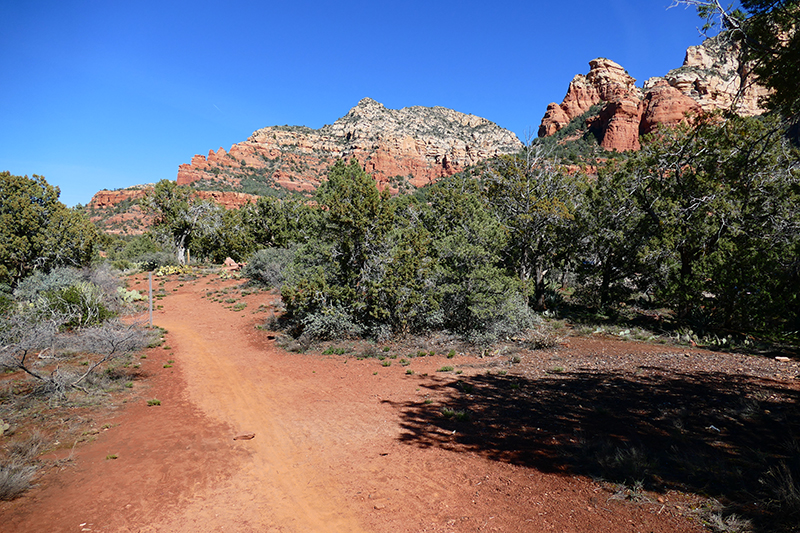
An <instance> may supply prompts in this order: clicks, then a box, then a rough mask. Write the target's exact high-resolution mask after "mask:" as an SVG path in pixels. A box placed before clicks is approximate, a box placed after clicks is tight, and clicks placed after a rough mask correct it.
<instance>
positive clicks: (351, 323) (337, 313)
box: [302, 305, 364, 340]
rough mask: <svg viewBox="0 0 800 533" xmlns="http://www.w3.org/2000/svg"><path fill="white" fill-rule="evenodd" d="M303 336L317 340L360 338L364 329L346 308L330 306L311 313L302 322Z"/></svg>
mask: <svg viewBox="0 0 800 533" xmlns="http://www.w3.org/2000/svg"><path fill="white" fill-rule="evenodd" d="M302 327H303V333H302V334H303V336H305V337H308V338H310V339H315V340H332V339H341V338H349V337H358V336H360V335H361V334H362V333H364V329H363V328H362V327H361V325H360V324H358V323H357V322H356V321H355V319H354V318H353V315H352V314H351V313H350V312H349V311H348V310H347V309H345V308H344V307H341V306H338V305H336V306H329V307H325V308H323V309H322V310H321V311H319V312H316V313H310V314H308V315H306V316H305V317H304V318H303V321H302Z"/></svg>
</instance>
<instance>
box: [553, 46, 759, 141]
mask: <svg viewBox="0 0 800 533" xmlns="http://www.w3.org/2000/svg"><path fill="white" fill-rule="evenodd" d="M740 58H741V47H740V43H739V42H737V41H734V40H732V39H731V38H730V37H729V35H727V34H721V35H719V36H717V37H714V38H711V39H707V40H706V41H705V42H704V43H703V44H701V45H699V46H693V47H691V48H689V49H688V50H687V52H686V58H685V60H684V62H683V66H681V67H680V68H677V69H674V70H671V71H670V72H669V73H667V75H666V76H664V77H661V78H651V79H649V80H647V81H646V82H645V83H644V86H643V88H641V89H640V88H638V87H636V85H635V82H636V80H634V79H633V78H632V77H631V76H630V75H628V73H627V72H626V71H625V69H623V68H622V67H621V66H620V65H618V64H617V63H614V62H613V61H611V60H608V59H604V58H599V59H595V60H593V61H591V62H590V63H589V67H590V70H589V73H588V74H586V75H582V74H578V75H577V76H575V77H574V78H573V80H572V82H571V83H570V85H569V89H568V90H567V94H566V96H565V97H564V100H563V101H562V102H561V103H560V104H557V103H551V104H549V105H548V106H547V111H546V112H545V115H544V117H543V118H542V122H541V125H540V126H539V136H540V137H546V136H549V135H553V134H554V133H556V132H557V131H559V130H560V129H562V128H563V127H564V126H566V125H567V124H569V123H570V122H571V121H572V120H573V119H575V118H577V117H580V116H581V115H583V114H584V113H586V111H588V110H589V109H590V108H591V107H592V106H594V105H597V104H603V107H602V109H601V110H600V113H599V115H597V116H595V117H590V118H589V120H588V122H587V124H586V127H587V128H589V129H591V130H592V131H594V132H595V134H596V136H597V138H598V140H599V142H600V145H601V146H602V147H603V148H605V149H606V150H617V151H625V150H637V149H638V148H639V136H640V135H643V134H646V133H650V132H652V131H654V130H656V129H657V128H658V127H659V126H660V125H662V124H663V125H675V124H677V123H679V122H681V121H683V120H687V119H688V117H691V116H693V115H696V114H698V113H700V112H702V111H714V110H718V109H724V110H729V109H733V110H734V111H736V112H737V113H740V114H743V115H755V114H760V113H763V112H764V109H762V108H761V107H760V106H759V101H760V98H761V97H763V96H765V95H766V94H767V90H766V89H765V88H764V87H763V86H760V85H758V84H757V83H753V82H752V81H749V82H747V83H745V82H744V80H746V79H747V75H748V70H747V65H746V64H744V63H742V61H741V59H740Z"/></svg>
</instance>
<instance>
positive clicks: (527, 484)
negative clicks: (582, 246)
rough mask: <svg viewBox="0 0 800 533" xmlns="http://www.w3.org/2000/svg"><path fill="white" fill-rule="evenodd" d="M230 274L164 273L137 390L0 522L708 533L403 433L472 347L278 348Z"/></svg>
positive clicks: (573, 480)
mask: <svg viewBox="0 0 800 533" xmlns="http://www.w3.org/2000/svg"><path fill="white" fill-rule="evenodd" d="M224 284H227V285H229V286H230V285H231V282H220V281H218V280H213V281H212V279H211V278H208V279H205V278H201V279H199V280H197V281H194V282H190V283H185V284H179V283H177V282H175V281H171V282H169V283H167V284H166V285H165V287H164V288H165V290H166V291H168V294H169V296H168V297H166V298H165V299H164V300H163V301H162V302H161V303H162V304H163V306H164V309H163V310H161V311H159V312H158V313H157V314H156V320H155V321H156V323H157V324H158V325H160V326H162V327H164V328H166V329H167V330H168V334H167V336H166V338H167V344H168V346H167V347H166V348H167V349H165V348H164V347H159V348H154V349H151V350H149V352H148V355H147V359H146V360H143V361H142V362H143V367H142V368H143V370H144V371H145V372H146V373H147V374H148V375H149V379H148V381H147V385H140V384H137V385H136V387H135V389H137V390H138V389H140V388H141V387H148V388H147V389H142V390H138V392H135V393H134V396H133V397H132V398H131V400H130V401H129V402H128V405H127V407H125V408H124V409H121V410H118V411H114V412H110V413H108V414H107V416H106V417H105V418H103V419H102V420H98V421H97V426H98V427H104V430H101V431H100V433H99V434H98V435H97V439H96V440H95V441H94V442H92V443H90V444H88V445H85V446H83V447H79V448H78V449H77V450H76V452H75V456H74V460H73V461H71V462H70V463H68V464H67V466H62V467H60V469H55V468H54V469H53V470H52V471H51V472H49V473H48V474H47V475H45V476H44V477H43V478H42V480H41V482H40V484H39V486H38V487H37V488H36V489H34V490H33V491H31V492H30V493H29V494H27V495H26V496H24V497H22V498H19V499H18V500H15V501H14V502H10V503H7V504H3V506H2V507H0V530H2V531H18V532H24V531H65V532H66V531H70V532H71V531H75V532H78V531H95V532H96V531H105V532H116V531H131V532H134V531H136V532H150V531H153V532H155V531H158V532H161V531H164V532H173V531H174V532H196V531H199V532H206V531H208V532H211V531H259V532H263V531H281V532H317V531H325V532H360V531H370V532H393V533H394V532H422V531H440V532H461V531H465V532H466V531H510V532H514V531H520V532H522V531H524V532H539V531H559V532H569V531H592V530H596V531H625V532H628V531H630V532H640V531H641V532H667V531H670V532H672V531H702V530H703V529H702V528H701V527H700V526H699V525H698V524H697V523H696V522H691V521H689V520H687V519H686V518H684V517H682V516H680V513H678V512H673V511H674V510H675V509H674V508H673V507H671V506H663V505H661V506H660V510H659V505H636V504H632V503H626V502H620V501H616V500H614V499H613V498H611V494H610V493H609V491H608V490H606V489H603V488H602V487H600V486H599V485H597V484H595V483H593V482H591V481H590V480H588V479H586V478H582V477H576V476H568V475H565V474H563V473H559V472H544V471H540V470H537V469H535V468H531V467H530V466H529V465H528V466H526V465H524V464H519V463H515V462H514V461H513V460H509V461H504V460H497V458H496V457H490V456H489V455H488V454H485V453H480V452H476V451H475V450H474V449H467V448H460V447H459V446H457V445H456V444H457V443H456V440H455V439H456V437H458V435H457V432H456V430H453V431H452V433H451V432H450V431H449V430H447V431H444V430H443V429H442V428H439V427H433V426H432V425H430V424H427V425H426V426H425V427H426V428H429V429H430V432H431V435H435V436H436V439H434V440H430V439H428V440H422V439H414V438H411V435H410V429H409V427H410V425H409V409H408V408H407V407H404V406H417V405H419V406H424V405H425V404H428V403H432V404H433V405H434V407H435V405H436V404H435V402H436V400H437V394H439V393H438V392H437V391H439V390H441V388H442V387H443V386H450V385H451V384H452V383H454V382H455V380H456V378H455V377H452V376H451V377H443V376H441V375H438V374H436V369H437V368H439V367H441V366H442V365H444V364H450V365H461V366H462V367H463V368H464V370H463V372H464V374H463V375H464V376H467V375H470V374H471V373H472V374H478V373H481V372H484V371H485V368H480V365H478V364H476V362H477V360H476V359H473V358H470V357H456V358H455V359H446V358H445V357H444V356H435V357H425V358H418V359H414V360H413V362H412V364H411V366H410V367H409V369H413V371H414V374H410V373H408V372H407V370H408V369H407V368H404V367H401V366H400V365H399V364H393V365H391V366H388V367H386V366H383V365H382V364H381V363H380V362H379V361H378V360H376V359H367V360H357V359H355V358H353V357H349V358H345V357H340V356H320V355H305V354H296V353H289V352H286V351H283V350H281V349H280V348H278V347H276V346H275V345H274V341H273V340H270V339H269V337H268V335H267V333H266V332H263V331H259V330H257V329H256V328H255V325H256V324H257V323H258V322H259V320H263V314H254V313H252V311H253V310H255V309H257V308H258V306H259V305H260V304H267V303H269V299H270V298H272V297H270V296H268V295H266V294H264V293H260V294H255V295H250V296H247V297H245V298H244V299H242V300H241V301H243V302H246V303H247V304H248V306H247V308H246V309H247V310H246V311H244V312H234V311H233V310H230V309H227V308H225V307H223V305H222V304H221V303H218V302H212V301H210V300H209V299H208V298H202V297H201V295H203V294H204V293H205V292H206V291H207V290H209V289H210V288H214V289H217V288H220V287H221V286H222V285H224ZM173 288H174V289H177V291H172V289H173ZM168 360H172V361H174V363H173V364H172V366H171V367H167V368H165V367H164V365H165V363H166V362H167V361H168ZM148 398H158V399H159V400H160V401H161V405H160V406H153V407H148V406H147V403H146V400H147V399H148ZM437 409H438V407H437ZM247 433H254V434H255V437H254V438H253V439H251V440H235V441H234V440H233V437H234V436H236V435H240V434H247ZM451 440H452V442H453V445H452V446H451V445H450V444H449V443H450V441H451ZM437 443H438V444H437ZM65 453H66V451H64V454H65ZM111 454H113V455H116V456H117V457H118V458H117V459H113V460H112V459H109V458H108V457H109V455H111ZM56 470H59V471H56ZM665 509H666V510H665Z"/></svg>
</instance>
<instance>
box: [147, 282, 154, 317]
mask: <svg viewBox="0 0 800 533" xmlns="http://www.w3.org/2000/svg"><path fill="white" fill-rule="evenodd" d="M148 278H149V280H150V298H149V300H150V327H151V328H152V327H153V273H152V272H149V276H148Z"/></svg>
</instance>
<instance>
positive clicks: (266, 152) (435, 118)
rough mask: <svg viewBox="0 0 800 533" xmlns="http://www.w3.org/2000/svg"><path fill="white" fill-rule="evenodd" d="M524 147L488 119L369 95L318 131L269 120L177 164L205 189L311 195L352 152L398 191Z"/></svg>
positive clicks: (181, 179)
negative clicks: (392, 104)
mask: <svg viewBox="0 0 800 533" xmlns="http://www.w3.org/2000/svg"><path fill="white" fill-rule="evenodd" d="M520 148H522V143H521V142H520V141H519V139H517V137H516V135H514V134H513V133H512V132H510V131H508V130H505V129H503V128H500V127H499V126H497V125H496V124H494V123H493V122H490V121H489V120H486V119H485V118H481V117H477V116H475V115H467V114H464V113H460V112H458V111H453V110H452V109H446V108H444V107H421V106H414V107H405V108H403V109H388V108H386V107H384V106H383V105H382V104H380V103H378V102H376V101H375V100H372V99H370V98H364V99H363V100H361V101H360V102H359V103H358V105H356V106H355V107H354V108H352V109H351V110H350V111H349V112H348V113H347V114H346V115H345V116H344V117H342V118H340V119H338V120H337V121H336V122H334V123H333V124H330V125H325V126H323V127H322V128H320V129H318V130H315V129H311V128H306V127H298V126H272V127H268V128H263V129H260V130H258V131H256V132H255V133H253V134H252V135H251V136H250V137H249V138H248V139H247V140H246V141H244V142H241V143H237V144H234V145H233V146H232V147H231V148H230V150H227V151H226V150H225V149H223V148H220V149H219V150H217V151H213V150H212V151H209V153H208V155H207V156H203V155H196V156H194V157H193V158H192V161H191V163H188V164H183V165H180V167H179V169H178V178H177V179H178V184H179V185H192V186H193V187H195V188H200V189H229V190H241V191H244V192H250V193H255V194H275V193H276V192H279V191H285V190H288V191H293V192H296V193H301V194H306V195H307V194H309V193H311V192H313V191H314V190H315V189H316V188H317V186H319V183H320V180H323V179H325V173H326V170H327V168H328V167H329V166H330V165H331V164H333V163H334V162H335V161H336V160H337V159H340V158H344V159H350V158H353V157H354V158H356V159H357V160H358V161H359V163H361V165H362V166H363V167H364V169H365V170H366V171H367V172H368V173H370V174H372V175H373V176H374V177H375V180H376V181H377V184H378V187H379V188H380V189H387V188H388V189H389V190H390V191H391V192H393V193H396V192H398V191H400V190H404V189H409V188H411V187H421V186H423V185H427V184H429V183H432V182H434V181H436V180H437V179H439V178H441V177H444V176H450V175H452V174H455V173H456V172H459V171H461V170H463V169H464V168H466V167H468V166H470V165H474V164H476V163H478V162H480V161H483V160H484V159H487V158H489V157H493V156H495V155H498V154H508V153H514V152H517V151H519V150H520Z"/></svg>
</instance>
